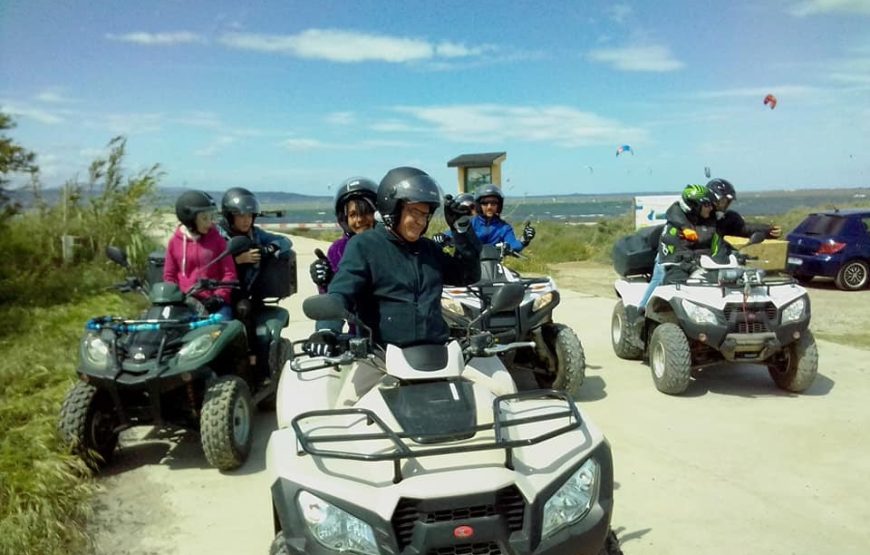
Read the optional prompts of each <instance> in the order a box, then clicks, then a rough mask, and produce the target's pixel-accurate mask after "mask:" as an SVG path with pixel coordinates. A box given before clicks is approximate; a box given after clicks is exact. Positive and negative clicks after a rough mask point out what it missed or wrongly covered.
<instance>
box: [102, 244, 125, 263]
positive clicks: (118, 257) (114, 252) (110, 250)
mask: <svg viewBox="0 0 870 555" xmlns="http://www.w3.org/2000/svg"><path fill="white" fill-rule="evenodd" d="M106 256H107V257H108V258H109V260H111V261H112V262H114V263H115V264H117V265H119V266H121V267H122V268H128V267H129V266H130V262H129V261H128V260H127V253H125V252H124V249H122V248H120V247H116V246H114V245H109V246H108V247H106Z"/></svg>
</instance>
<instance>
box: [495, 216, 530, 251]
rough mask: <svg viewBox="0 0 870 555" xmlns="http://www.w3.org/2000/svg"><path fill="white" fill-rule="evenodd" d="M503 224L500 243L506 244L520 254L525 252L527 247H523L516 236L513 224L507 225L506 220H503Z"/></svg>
mask: <svg viewBox="0 0 870 555" xmlns="http://www.w3.org/2000/svg"><path fill="white" fill-rule="evenodd" d="M501 223H502V225H501V230H500V233H499V236H500V240H499V241H498V242H499V243H504V244H506V245H507V246H509V247H510V248H511V250H512V251H514V252H520V251H521V250H523V248H524V247H525V245H523V243H522V242H521V241H520V240H519V239H517V236H516V234H514V228H513V227H512V226H511V224H509V223H507V222H506V221H504V220H502V222H501Z"/></svg>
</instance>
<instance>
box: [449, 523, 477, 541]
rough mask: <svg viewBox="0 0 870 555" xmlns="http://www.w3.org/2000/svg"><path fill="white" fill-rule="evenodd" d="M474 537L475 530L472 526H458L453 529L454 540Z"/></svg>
mask: <svg viewBox="0 0 870 555" xmlns="http://www.w3.org/2000/svg"><path fill="white" fill-rule="evenodd" d="M473 535H474V528H472V527H471V526H457V527H456V528H454V529H453V537H454V538H459V539H463V538H470V537H471V536H473Z"/></svg>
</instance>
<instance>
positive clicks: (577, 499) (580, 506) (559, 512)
mask: <svg viewBox="0 0 870 555" xmlns="http://www.w3.org/2000/svg"><path fill="white" fill-rule="evenodd" d="M598 468H599V467H598V463H597V462H596V461H595V460H594V459H589V460H587V461H586V462H585V463H583V465H582V466H581V467H580V468H578V469H577V471H576V472H574V474H572V475H571V477H570V478H568V481H567V482H565V484H564V485H563V486H562V487H561V488H559V489H558V490H556V493H554V494H553V496H552V497H550V498H549V499H548V500H547V503H546V504H544V524H543V531H542V532H541V535H542V537H544V538H547V537H549V536H552V535H553V534H555V533H556V532H558V531H559V530H561V529H562V528H565V527H566V526H569V525H571V524H574V523H575V522H577V521H578V520H580V519H581V518H583V517H584V516H586V513H588V512H589V509H590V508H591V507H592V501H593V500H594V499H595V495H596V492H597V489H598V473H599V470H598Z"/></svg>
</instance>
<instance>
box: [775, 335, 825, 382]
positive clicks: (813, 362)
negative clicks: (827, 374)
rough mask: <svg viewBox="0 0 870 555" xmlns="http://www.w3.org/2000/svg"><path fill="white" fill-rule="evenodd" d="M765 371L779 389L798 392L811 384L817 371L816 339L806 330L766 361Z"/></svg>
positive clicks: (817, 353)
mask: <svg viewBox="0 0 870 555" xmlns="http://www.w3.org/2000/svg"><path fill="white" fill-rule="evenodd" d="M767 371H768V372H770V377H771V378H773V381H774V382H776V385H777V386H778V387H779V388H780V389H784V390H786V391H791V392H793V393H800V392H802V391H804V390H805V389H806V388H808V387H809V386H811V385H813V382H814V381H815V379H816V374H817V373H818V371H819V351H818V348H817V347H816V339H815V338H814V337H813V334H812V333H811V332H810V331H809V330H807V331H805V332H804V334H803V335H802V336H801V337H800V339H798V340H797V341H795V342H793V343H792V344H790V345H788V346H786V347H785V348H784V349H783V350H782V352H780V353H777V354H776V355H775V356H774V357H773V358H772V359H770V360H769V361H768V364H767Z"/></svg>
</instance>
